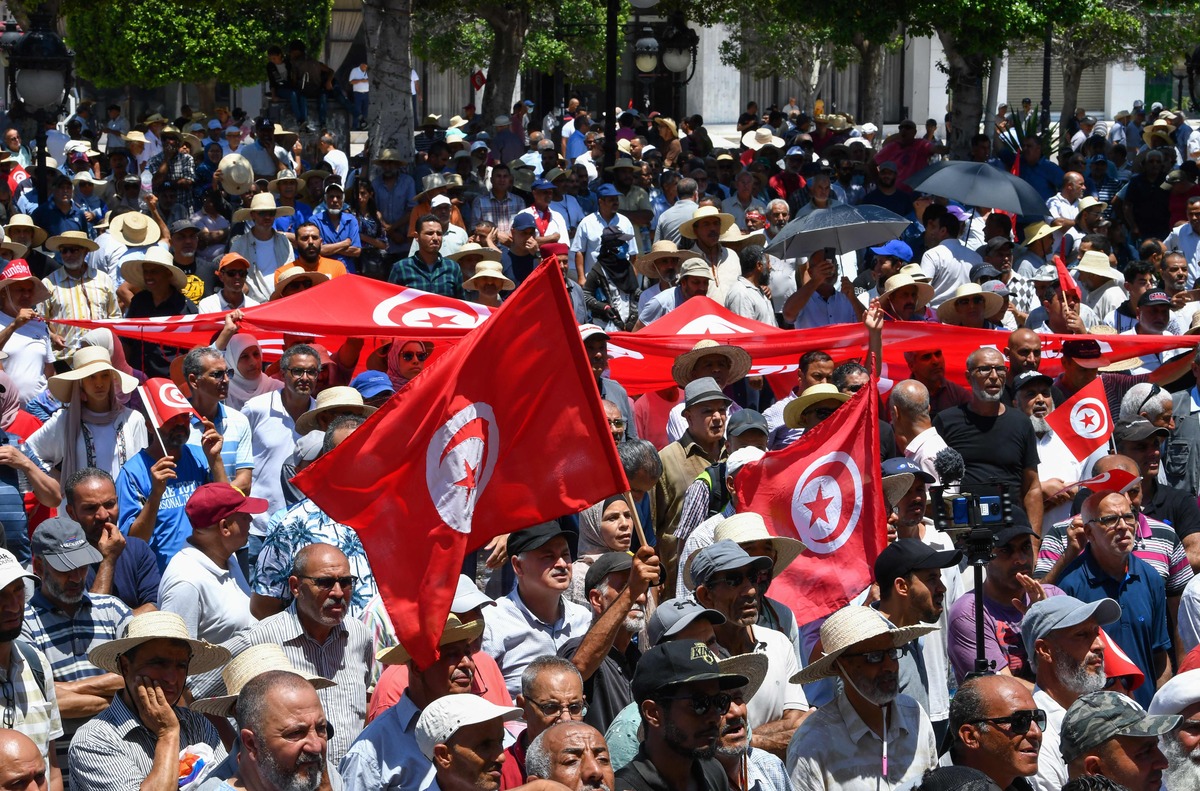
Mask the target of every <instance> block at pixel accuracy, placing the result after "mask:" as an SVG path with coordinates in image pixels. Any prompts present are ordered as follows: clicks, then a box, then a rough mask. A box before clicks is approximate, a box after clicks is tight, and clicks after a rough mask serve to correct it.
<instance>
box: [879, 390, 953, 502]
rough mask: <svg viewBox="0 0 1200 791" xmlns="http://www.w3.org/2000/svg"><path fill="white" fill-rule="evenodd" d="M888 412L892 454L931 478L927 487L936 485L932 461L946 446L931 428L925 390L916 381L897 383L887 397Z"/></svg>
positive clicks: (935, 430) (927, 393)
mask: <svg viewBox="0 0 1200 791" xmlns="http://www.w3.org/2000/svg"><path fill="white" fill-rule="evenodd" d="M888 408H889V409H890V410H891V412H892V428H893V429H894V430H895V432H896V450H898V451H900V452H901V453H903V454H904V457H905V458H906V459H909V460H911V461H912V462H913V463H914V464H916V465H917V466H918V467H920V468H921V470H922V471H923V472H925V474H927V475H929V476H930V477H932V478H933V481H931V483H937V471H936V470H935V469H934V466H933V460H934V459H935V458H937V455H938V453H939V452H940V451H942V450H944V449H945V448H946V447H947V445H946V441H945V440H944V439H942V438H941V436H940V435H939V434H938V432H937V429H936V428H934V427H933V419H932V417H931V416H930V414H929V389H928V388H927V387H925V385H923V384H921V383H920V382H918V381H917V380H916V379H905V380H904V381H902V382H897V383H896V386H895V387H893V388H892V392H891V393H890V394H889V395H888Z"/></svg>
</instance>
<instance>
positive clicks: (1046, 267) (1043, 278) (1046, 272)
mask: <svg viewBox="0 0 1200 791" xmlns="http://www.w3.org/2000/svg"><path fill="white" fill-rule="evenodd" d="M1029 279H1030V280H1032V281H1033V282H1034V283H1057V282H1058V268H1057V267H1056V266H1054V264H1043V265H1042V266H1040V267H1038V269H1037V271H1036V272H1034V273H1033V277H1031V278H1029Z"/></svg>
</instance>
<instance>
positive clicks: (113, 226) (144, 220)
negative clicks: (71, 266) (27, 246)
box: [34, 211, 162, 247]
mask: <svg viewBox="0 0 1200 791" xmlns="http://www.w3.org/2000/svg"><path fill="white" fill-rule="evenodd" d="M108 232H109V233H111V234H112V235H113V236H115V237H117V240H118V241H119V242H121V244H123V245H125V246H126V247H147V246H149V245H152V244H155V243H156V242H158V240H159V239H161V238H162V230H160V229H159V227H158V223H156V222H154V221H153V220H151V219H150V218H149V217H147V216H146V215H144V214H142V213H141V212H137V211H127V212H125V213H124V214H122V215H119V216H117V217H115V218H114V219H113V221H112V222H110V223H109V224H108ZM43 238H44V237H43ZM34 244H37V238H36V236H35V238H34Z"/></svg>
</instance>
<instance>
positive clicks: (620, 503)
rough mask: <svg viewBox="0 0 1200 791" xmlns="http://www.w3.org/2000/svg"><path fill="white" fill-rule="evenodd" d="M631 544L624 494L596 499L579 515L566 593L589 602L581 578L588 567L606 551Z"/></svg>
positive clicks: (630, 521)
mask: <svg viewBox="0 0 1200 791" xmlns="http://www.w3.org/2000/svg"><path fill="white" fill-rule="evenodd" d="M632 545H633V513H632V512H631V511H630V510H629V501H628V500H626V499H625V496H624V495H621V494H617V495H613V496H612V497H609V498H608V499H606V500H604V501H603V502H600V503H596V504H595V505H593V506H592V507H591V508H588V509H587V510H586V511H584V512H583V513H581V514H580V515H579V559H578V560H576V561H575V563H574V564H573V567H572V569H571V587H570V588H569V589H568V590H567V597H568V598H570V599H571V601H573V602H576V603H578V604H582V605H583V606H585V607H586V606H588V602H587V594H586V593H584V590H583V579H584V577H586V576H587V572H588V567H589V566H591V565H592V563H594V562H595V560H596V558H598V557H600V556H601V555H603V554H604V553H605V552H628V551H629V548H630V547H631V546H632Z"/></svg>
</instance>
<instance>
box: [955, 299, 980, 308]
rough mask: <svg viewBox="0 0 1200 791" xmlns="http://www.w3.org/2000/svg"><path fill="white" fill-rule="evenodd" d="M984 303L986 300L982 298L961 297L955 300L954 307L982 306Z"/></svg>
mask: <svg viewBox="0 0 1200 791" xmlns="http://www.w3.org/2000/svg"><path fill="white" fill-rule="evenodd" d="M983 303H984V299H983V297H982V296H974V297H959V298H958V299H956V300H954V305H955V306H956V307H960V308H965V307H966V306H967V305H982V304H983Z"/></svg>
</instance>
